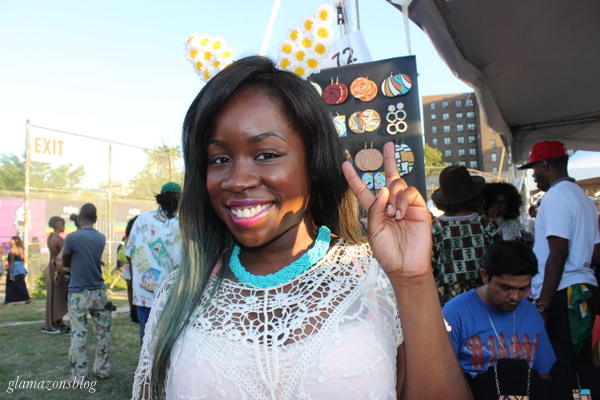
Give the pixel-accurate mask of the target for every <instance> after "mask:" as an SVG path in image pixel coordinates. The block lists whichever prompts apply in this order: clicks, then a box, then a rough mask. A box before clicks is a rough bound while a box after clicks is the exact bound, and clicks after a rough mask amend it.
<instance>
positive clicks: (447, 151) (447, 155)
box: [444, 150, 452, 157]
mask: <svg viewBox="0 0 600 400" xmlns="http://www.w3.org/2000/svg"><path fill="white" fill-rule="evenodd" d="M444 156H445V157H452V150H444Z"/></svg>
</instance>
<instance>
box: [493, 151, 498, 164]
mask: <svg viewBox="0 0 600 400" xmlns="http://www.w3.org/2000/svg"><path fill="white" fill-rule="evenodd" d="M491 157H492V162H498V156H497V155H496V153H492V154H491Z"/></svg>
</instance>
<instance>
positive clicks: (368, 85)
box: [350, 76, 377, 102]
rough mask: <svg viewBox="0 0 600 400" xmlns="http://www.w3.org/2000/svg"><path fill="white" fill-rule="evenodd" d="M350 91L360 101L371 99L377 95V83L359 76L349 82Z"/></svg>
mask: <svg viewBox="0 0 600 400" xmlns="http://www.w3.org/2000/svg"><path fill="white" fill-rule="evenodd" d="M350 93H352V96H354V97H355V98H357V99H359V100H360V101H365V102H366V101H371V100H373V99H374V98H375V97H377V84H376V83H375V82H373V81H372V80H370V79H369V78H365V77H362V76H361V77H359V78H356V79H355V80H354V81H352V83H351V84H350Z"/></svg>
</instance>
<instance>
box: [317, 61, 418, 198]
mask: <svg viewBox="0 0 600 400" xmlns="http://www.w3.org/2000/svg"><path fill="white" fill-rule="evenodd" d="M308 81H310V82H311V83H312V84H313V86H315V89H316V90H317V91H318V92H319V93H320V94H321V97H323V100H324V101H325V103H326V104H327V106H328V107H329V109H330V110H331V118H332V121H333V124H334V126H335V128H336V130H337V132H338V135H339V136H340V139H341V140H342V142H343V144H344V147H345V149H346V151H347V154H346V156H347V158H349V159H351V161H352V163H353V165H354V168H355V169H356V172H357V173H358V176H360V177H361V178H362V180H363V182H364V183H365V185H367V187H368V188H369V189H371V190H372V191H373V192H375V193H377V192H378V191H379V189H381V188H382V187H383V186H384V185H385V176H384V171H383V158H382V154H383V146H384V144H385V143H387V142H389V141H391V142H393V143H394V144H395V150H396V151H395V156H396V162H397V165H398V170H399V172H400V175H401V176H402V178H404V179H405V180H406V182H407V183H408V184H409V185H410V186H414V187H416V188H417V190H419V192H421V194H422V195H423V197H424V198H425V196H426V186H425V165H424V155H423V135H422V129H421V108H420V101H419V91H418V85H417V67H416V60H415V57H414V56H408V57H398V58H392V59H388V60H382V61H374V62H369V63H361V64H351V65H347V66H343V67H338V68H329V69H325V70H322V71H321V72H320V73H318V74H314V75H311V76H310V77H309V78H308Z"/></svg>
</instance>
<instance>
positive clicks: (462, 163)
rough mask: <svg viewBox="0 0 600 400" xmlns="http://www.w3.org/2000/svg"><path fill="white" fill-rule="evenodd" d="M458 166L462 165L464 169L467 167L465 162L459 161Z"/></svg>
mask: <svg viewBox="0 0 600 400" xmlns="http://www.w3.org/2000/svg"><path fill="white" fill-rule="evenodd" d="M457 164H458V165H462V166H463V167H464V166H466V165H467V164H466V163H465V162H464V161H459V162H458V163H457Z"/></svg>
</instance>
